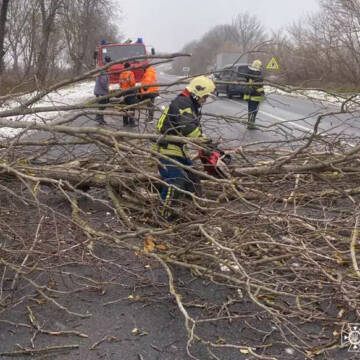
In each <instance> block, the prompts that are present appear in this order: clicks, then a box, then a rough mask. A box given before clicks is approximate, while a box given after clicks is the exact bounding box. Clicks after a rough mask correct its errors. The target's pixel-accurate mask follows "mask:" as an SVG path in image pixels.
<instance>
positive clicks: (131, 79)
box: [119, 70, 135, 90]
mask: <svg viewBox="0 0 360 360" xmlns="http://www.w3.org/2000/svg"><path fill="white" fill-rule="evenodd" d="M119 83H120V87H121V88H122V89H123V90H127V89H129V88H132V87H134V86H135V75H134V73H133V72H132V71H130V70H127V71H123V72H122V73H121V74H120V77H119Z"/></svg>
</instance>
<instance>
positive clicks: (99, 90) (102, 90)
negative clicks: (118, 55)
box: [94, 56, 111, 125]
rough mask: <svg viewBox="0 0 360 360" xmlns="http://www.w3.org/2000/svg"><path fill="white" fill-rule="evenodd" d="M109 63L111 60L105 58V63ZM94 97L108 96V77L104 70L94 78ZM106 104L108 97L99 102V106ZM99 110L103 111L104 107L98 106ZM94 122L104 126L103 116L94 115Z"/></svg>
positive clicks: (107, 57)
mask: <svg viewBox="0 0 360 360" xmlns="http://www.w3.org/2000/svg"><path fill="white" fill-rule="evenodd" d="M109 62H111V58H110V57H109V56H105V63H109ZM94 95H95V96H96V97H97V98H98V97H103V96H106V95H109V75H108V74H107V73H106V71H105V70H101V71H100V74H99V75H98V76H97V77H96V80H95V88H94ZM108 103H109V97H106V98H104V99H101V100H99V104H103V105H105V104H108ZM99 110H105V106H100V107H99ZM95 121H97V122H98V123H99V124H100V125H105V124H106V122H105V120H104V115H103V114H96V118H95Z"/></svg>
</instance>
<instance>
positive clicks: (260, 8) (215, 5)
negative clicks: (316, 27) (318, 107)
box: [116, 0, 319, 52]
mask: <svg viewBox="0 0 360 360" xmlns="http://www.w3.org/2000/svg"><path fill="white" fill-rule="evenodd" d="M116 1H117V3H118V4H119V6H120V7H121V9H122V14H123V17H122V19H120V21H119V27H120V30H121V32H122V33H123V34H124V36H125V37H126V38H131V39H133V40H136V39H137V38H138V37H142V38H143V39H144V42H145V43H146V45H148V46H153V47H155V49H156V50H157V51H159V52H160V51H166V52H176V51H179V50H180V49H181V48H182V47H183V46H184V45H185V44H186V43H188V42H190V41H192V40H198V39H200V38H201V36H202V35H203V34H205V33H206V32H207V31H208V30H210V29H211V28H212V27H213V26H215V25H220V24H231V22H232V20H233V18H234V17H235V16H236V15H237V14H239V13H244V12H248V13H249V14H251V15H256V16H257V18H258V19H259V21H260V22H261V23H262V25H263V26H264V27H265V29H266V30H270V29H273V30H278V29H279V28H281V27H284V26H286V25H288V24H291V23H292V22H293V21H296V20H298V19H300V18H301V17H302V16H305V15H307V14H312V13H315V12H316V11H318V10H319V5H318V0H251V1H249V0H176V1H175V0H116Z"/></svg>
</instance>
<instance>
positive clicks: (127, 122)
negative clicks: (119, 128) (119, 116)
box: [123, 116, 129, 127]
mask: <svg viewBox="0 0 360 360" xmlns="http://www.w3.org/2000/svg"><path fill="white" fill-rule="evenodd" d="M123 125H124V127H125V126H128V125H129V118H128V117H127V116H124V117H123Z"/></svg>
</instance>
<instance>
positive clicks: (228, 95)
mask: <svg viewBox="0 0 360 360" xmlns="http://www.w3.org/2000/svg"><path fill="white" fill-rule="evenodd" d="M226 96H227V97H228V98H229V99H231V98H232V95H231V93H230V91H229V88H227V89H226Z"/></svg>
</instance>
